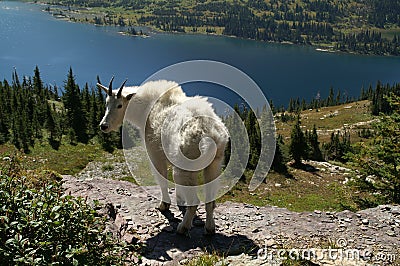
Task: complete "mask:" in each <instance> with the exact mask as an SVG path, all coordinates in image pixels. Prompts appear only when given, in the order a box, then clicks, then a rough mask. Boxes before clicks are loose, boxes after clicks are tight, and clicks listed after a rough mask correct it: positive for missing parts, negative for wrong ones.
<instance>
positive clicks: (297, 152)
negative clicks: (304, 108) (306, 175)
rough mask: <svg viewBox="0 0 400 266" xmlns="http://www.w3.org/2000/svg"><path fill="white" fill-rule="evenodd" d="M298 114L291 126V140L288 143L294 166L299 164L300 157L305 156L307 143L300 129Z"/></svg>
mask: <svg viewBox="0 0 400 266" xmlns="http://www.w3.org/2000/svg"><path fill="white" fill-rule="evenodd" d="M300 125H301V121H300V115H298V116H297V119H296V124H295V125H294V126H293V129H292V133H291V142H290V145H289V152H290V155H291V157H292V158H293V160H294V166H296V167H298V166H301V165H302V163H301V159H304V158H306V157H307V153H308V145H307V142H306V139H305V137H304V133H303V131H302V130H301V127H300Z"/></svg>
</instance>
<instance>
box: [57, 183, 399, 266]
mask: <svg viewBox="0 0 400 266" xmlns="http://www.w3.org/2000/svg"><path fill="white" fill-rule="evenodd" d="M64 187H65V189H66V190H67V193H71V194H72V195H75V196H82V197H87V198H88V199H89V200H99V201H100V202H101V203H102V204H103V206H105V209H103V212H105V213H107V214H108V216H109V217H110V222H109V228H110V230H111V231H113V233H114V234H115V235H116V236H118V237H119V238H121V239H123V240H125V241H127V242H130V243H142V244H144V246H145V248H144V251H143V254H142V255H143V257H142V259H141V261H140V262H139V263H141V264H143V265H182V264H185V263H187V262H188V261H189V260H190V259H191V258H193V257H196V256H198V255H199V254H203V253H204V252H216V253H217V254H221V255H224V257H225V259H224V261H223V262H224V265H227V264H228V265H280V263H281V262H282V260H284V259H285V258H291V259H305V260H308V261H310V262H312V263H314V264H315V265H400V238H399V234H400V206H389V205H385V206H378V207H376V208H372V209H367V210H362V211H359V212H356V213H354V212H350V211H342V212H336V213H335V212H322V211H319V210H315V211H314V212H303V213H297V212H292V211H289V210H287V209H284V208H278V207H274V206H268V207H256V206H252V205H247V204H239V203H232V202H225V203H221V204H218V205H217V208H216V210H215V217H216V218H215V219H216V224H217V233H216V234H215V235H214V236H206V235H204V234H203V232H204V228H203V225H204V219H205V211H204V206H200V207H199V209H198V217H197V218H196V219H195V221H194V227H193V228H192V230H191V231H190V235H187V236H182V235H178V234H176V227H177V225H178V223H179V222H180V220H181V219H182V213H181V212H180V211H179V209H178V208H177V207H176V206H171V210H170V212H168V213H161V212H159V211H158V210H157V209H156V208H155V207H156V206H157V205H158V200H157V199H156V198H154V197H153V196H151V195H157V194H158V193H159V192H158V190H159V189H158V188H157V187H146V190H145V189H143V188H142V187H139V186H137V185H135V184H133V183H130V182H126V181H119V180H113V179H107V178H89V177H87V176H86V177H85V178H82V176H81V177H78V178H77V177H73V176H64ZM173 194H174V193H173V189H172V191H171V196H173ZM321 200H322V199H321ZM221 264H222V262H221Z"/></svg>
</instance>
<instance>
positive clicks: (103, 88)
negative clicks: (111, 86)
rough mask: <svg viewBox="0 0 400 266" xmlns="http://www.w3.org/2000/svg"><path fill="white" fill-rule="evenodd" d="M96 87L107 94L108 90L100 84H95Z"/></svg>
mask: <svg viewBox="0 0 400 266" xmlns="http://www.w3.org/2000/svg"><path fill="white" fill-rule="evenodd" d="M96 85H97V87H98V88H100V89H102V90H103V91H104V92H105V93H107V94H108V88H107V87H105V86H103V84H101V83H97V84H96Z"/></svg>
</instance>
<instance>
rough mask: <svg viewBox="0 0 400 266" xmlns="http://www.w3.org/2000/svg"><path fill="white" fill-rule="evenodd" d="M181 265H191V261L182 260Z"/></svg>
mask: <svg viewBox="0 0 400 266" xmlns="http://www.w3.org/2000/svg"><path fill="white" fill-rule="evenodd" d="M179 264H180V265H186V264H189V259H183V260H180V261H179Z"/></svg>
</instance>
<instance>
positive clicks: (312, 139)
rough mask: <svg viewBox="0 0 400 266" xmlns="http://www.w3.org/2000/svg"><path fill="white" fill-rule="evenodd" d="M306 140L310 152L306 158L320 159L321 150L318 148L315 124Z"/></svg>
mask: <svg viewBox="0 0 400 266" xmlns="http://www.w3.org/2000/svg"><path fill="white" fill-rule="evenodd" d="M307 140H308V143H309V147H310V154H309V157H308V158H309V159H311V160H314V161H322V160H323V159H322V152H321V149H320V148H319V141H318V133H317V128H316V126H315V125H314V127H313V130H312V132H311V133H310V134H309V136H308V138H307Z"/></svg>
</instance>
